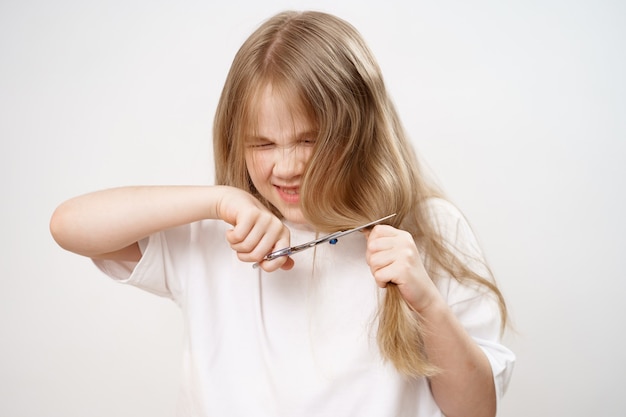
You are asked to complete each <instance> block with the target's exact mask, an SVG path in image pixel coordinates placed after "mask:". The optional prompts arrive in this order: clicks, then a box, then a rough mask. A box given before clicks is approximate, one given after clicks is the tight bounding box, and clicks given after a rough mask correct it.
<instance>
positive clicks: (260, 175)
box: [246, 152, 271, 188]
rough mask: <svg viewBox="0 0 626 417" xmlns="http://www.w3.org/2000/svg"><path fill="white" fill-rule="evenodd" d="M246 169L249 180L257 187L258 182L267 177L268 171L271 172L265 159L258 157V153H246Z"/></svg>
mask: <svg viewBox="0 0 626 417" xmlns="http://www.w3.org/2000/svg"><path fill="white" fill-rule="evenodd" d="M246 168H247V170H248V175H250V179H252V182H253V183H254V184H255V186H257V188H258V183H259V181H261V180H263V179H264V178H266V177H267V176H268V170H270V171H271V167H270V166H269V164H268V161H267V160H266V158H263V157H262V156H260V155H258V153H253V152H248V153H246Z"/></svg>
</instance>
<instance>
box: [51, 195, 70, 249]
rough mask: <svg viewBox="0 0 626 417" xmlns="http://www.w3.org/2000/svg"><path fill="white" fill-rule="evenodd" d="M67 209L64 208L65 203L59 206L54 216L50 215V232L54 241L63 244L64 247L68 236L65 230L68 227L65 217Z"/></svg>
mask: <svg viewBox="0 0 626 417" xmlns="http://www.w3.org/2000/svg"><path fill="white" fill-rule="evenodd" d="M65 217H66V216H65V210H64V209H63V205H61V206H59V207H57V209H56V210H54V212H53V213H52V217H50V224H49V228H50V234H51V235H52V238H53V239H54V241H55V242H56V243H57V244H58V245H59V246H61V247H62V248H63V249H65V248H66V244H67V243H66V236H65V231H66V229H67V225H66V223H67V220H66V219H65Z"/></svg>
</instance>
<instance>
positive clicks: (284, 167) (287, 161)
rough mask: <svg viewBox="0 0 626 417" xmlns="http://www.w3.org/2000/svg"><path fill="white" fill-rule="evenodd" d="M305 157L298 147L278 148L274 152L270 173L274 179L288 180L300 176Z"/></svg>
mask: <svg viewBox="0 0 626 417" xmlns="http://www.w3.org/2000/svg"><path fill="white" fill-rule="evenodd" d="M305 162H306V155H304V151H303V150H302V149H299V146H291V147H280V148H277V149H275V150H274V167H273V170H272V173H273V174H274V176H275V177H277V178H281V179H285V180H289V179H291V178H294V177H297V176H300V175H302V172H303V171H304V164H305Z"/></svg>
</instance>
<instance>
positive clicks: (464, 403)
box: [51, 12, 514, 416]
mask: <svg viewBox="0 0 626 417" xmlns="http://www.w3.org/2000/svg"><path fill="white" fill-rule="evenodd" d="M214 154H215V166H216V185H215V186H211V187H201V186H180V187H123V188H118V189H112V190H104V191H100V192H96V193H92V194H88V195H85V196H80V197H77V198H75V199H72V200H69V201H68V202H66V203H64V204H62V205H61V206H60V207H59V208H58V209H57V210H56V212H55V214H54V215H53V218H52V221H51V230H52V233H53V235H54V237H55V239H57V241H58V242H59V244H60V245H61V246H63V247H65V248H66V249H68V250H71V251H74V252H76V253H79V254H82V255H85V256H89V257H91V258H93V259H94V260H95V261H96V264H97V265H98V266H99V267H100V268H101V269H102V270H104V271H105V272H106V273H108V274H109V275H111V276H112V277H114V278H116V279H120V280H123V281H127V282H128V283H130V284H133V285H136V286H139V287H141V288H144V289H146V290H148V291H152V292H155V293H157V294H160V295H164V296H168V297H171V298H172V299H174V301H176V302H177V303H178V304H179V305H180V306H181V308H182V309H183V312H184V315H183V316H184V318H185V327H186V343H185V362H184V367H183V369H184V374H185V375H184V376H183V380H184V381H183V388H182V391H181V392H182V394H181V401H180V404H181V405H180V414H181V415H190V416H191V415H193V416H204V415H207V416H208V415H289V416H293V415H303V416H304V415H307V416H308V415H311V416H313V415H333V416H336V415H359V416H364V415H372V416H374V415H377V416H379V415H389V416H405V415H406V416H441V415H446V416H493V415H495V412H496V405H497V400H498V398H499V397H500V396H501V395H502V394H503V392H504V389H505V387H506V384H507V382H508V379H509V377H510V373H511V369H512V365H513V359H514V358H513V355H512V354H511V352H510V351H508V350H507V349H506V348H505V347H503V346H502V345H501V344H500V342H499V334H500V331H501V330H502V329H503V328H504V325H505V323H506V307H505V303H504V299H503V297H502V294H501V293H500V291H499V290H498V288H497V286H496V284H495V283H494V281H493V279H492V277H491V274H490V272H489V269H488V267H487V266H486V265H485V263H484V261H483V258H482V255H481V253H480V249H479V248H478V245H477V244H476V241H475V238H474V236H473V234H472V232H471V229H470V228H469V226H468V225H467V223H466V221H465V219H464V218H463V216H462V215H461V214H460V213H459V212H458V211H457V210H456V209H455V208H454V207H453V206H452V205H451V204H450V203H447V202H446V201H445V200H444V199H443V198H442V195H441V193H439V192H438V191H437V190H436V189H435V188H434V187H433V186H432V185H430V184H429V183H428V182H427V181H426V179H425V178H424V175H423V174H422V172H421V171H420V168H419V165H418V161H417V158H416V156H415V154H414V151H413V149H412V147H411V145H410V142H409V140H408V139H407V137H406V135H405V133H404V131H403V128H402V125H401V123H400V121H399V119H398V115H397V113H396V111H395V109H394V106H393V103H392V102H391V100H390V98H389V96H388V94H387V92H386V89H385V85H384V82H383V78H382V75H381V72H380V69H379V67H378V66H377V64H376V61H375V59H374V57H373V56H372V54H371V52H370V51H369V49H368V48H367V46H366V45H365V43H364V41H363V39H362V37H361V36H360V35H359V33H358V32H357V31H356V30H355V29H354V28H353V27H352V26H351V25H350V24H348V23H347V22H345V21H343V20H341V19H339V18H337V17H335V16H332V15H328V14H324V13H319V12H303V13H298V12H285V13H280V14H278V15H276V16H274V17H272V18H271V19H269V20H268V21H266V22H265V23H264V24H263V25H261V26H260V27H259V28H258V29H257V30H256V31H255V32H254V33H253V34H252V35H251V36H250V37H249V38H248V39H247V40H246V41H245V43H244V44H243V46H242V47H241V48H240V50H239V51H238V53H237V55H236V56H235V59H234V61H233V64H232V67H231V70H230V73H229V74H228V77H227V80H226V83H225V86H224V89H223V92H222V96H221V98H220V102H219V105H218V108H217V112H216V116H215V123H214ZM391 213H396V216H395V217H393V218H392V219H391V220H389V222H388V224H386V225H379V226H376V227H374V228H373V229H372V230H369V231H366V232H365V233H364V234H362V235H359V234H357V235H355V236H352V237H350V238H347V237H346V238H345V239H341V240H340V242H339V243H338V244H337V245H335V247H332V248H331V247H319V248H317V249H316V250H314V251H310V252H311V253H308V254H306V253H302V254H298V255H294V256H293V257H282V258H278V259H275V260H271V261H264V260H263V257H264V256H265V255H266V254H267V253H269V252H271V251H272V250H275V249H280V248H283V247H286V246H289V245H290V244H293V243H302V241H305V240H307V239H308V238H314V237H316V236H319V234H320V233H327V232H334V231H337V230H343V229H347V228H352V227H356V226H359V225H361V224H364V223H368V222H370V221H372V220H374V219H378V218H380V217H383V216H386V215H388V214H391ZM225 224H226V225H227V226H224V225H225ZM224 235H225V236H226V239H225V240H224V239H223V238H222V237H221V236H224ZM225 248H226V249H227V250H228V251H230V252H231V253H232V254H233V257H234V258H233V259H230V260H229V261H226V260H224V259H217V258H220V257H221V258H230V256H229V255H228V253H227V252H226V251H225ZM251 262H259V263H260V266H261V269H259V270H253V269H252V268H251V267H250V263H251ZM215 264H217V265H218V266H215ZM377 287H378V288H377ZM250 288H254V289H253V290H251V289H250ZM249 291H252V292H251V293H250V294H248V293H249ZM246 294H247V295H246ZM248 296H249V297H248ZM247 297H248V298H247ZM242 299H245V300H248V301H249V302H247V303H246V302H243V303H242V307H240V308H235V307H233V303H238V302H242ZM251 306H253V307H251ZM292 315H293V317H291V316H292ZM234 328H241V329H246V330H241V331H239V330H234ZM290 332H291V333H290ZM370 336H371V337H372V338H373V339H372V340H370ZM320 339H321V340H320ZM374 340H375V342H374ZM279 342H280V343H279ZM225 351H228V353H225ZM251 352H254V353H251ZM278 352H280V355H278ZM351 352H352V353H353V355H354V358H351V357H350V355H351ZM277 355H278V356H279V357H277ZM333 355H335V356H333ZM244 358H245V359H244ZM336 358H339V359H336ZM288 368H290V369H288ZM233 375H235V376H236V378H234V380H232V378H233ZM240 396H243V397H244V398H240ZM242 401H244V402H245V401H248V402H249V404H250V405H246V406H242V404H241V402H242ZM250 413H252V414H250Z"/></svg>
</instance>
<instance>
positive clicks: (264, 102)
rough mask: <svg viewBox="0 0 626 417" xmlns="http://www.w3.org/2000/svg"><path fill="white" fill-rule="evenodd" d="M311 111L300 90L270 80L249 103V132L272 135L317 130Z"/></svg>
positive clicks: (276, 137) (277, 137) (270, 137)
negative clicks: (301, 96)
mask: <svg viewBox="0 0 626 417" xmlns="http://www.w3.org/2000/svg"><path fill="white" fill-rule="evenodd" d="M310 113H311V112H310V111H307V107H306V106H305V105H304V104H303V103H302V100H301V99H299V98H298V96H297V95H296V94H294V93H293V92H290V91H285V89H280V88H275V87H274V86H273V85H271V84H268V85H266V86H264V87H262V88H260V89H259V90H258V92H257V94H255V98H254V99H252V100H251V103H250V105H249V115H250V116H251V117H250V123H249V131H248V135H249V136H250V135H251V136H256V137H259V136H261V137H265V138H268V139H281V138H288V137H291V136H293V135H299V134H301V133H304V132H311V131H313V130H315V123H314V121H313V120H312V118H311V116H310Z"/></svg>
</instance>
